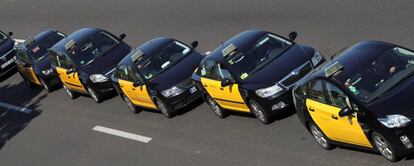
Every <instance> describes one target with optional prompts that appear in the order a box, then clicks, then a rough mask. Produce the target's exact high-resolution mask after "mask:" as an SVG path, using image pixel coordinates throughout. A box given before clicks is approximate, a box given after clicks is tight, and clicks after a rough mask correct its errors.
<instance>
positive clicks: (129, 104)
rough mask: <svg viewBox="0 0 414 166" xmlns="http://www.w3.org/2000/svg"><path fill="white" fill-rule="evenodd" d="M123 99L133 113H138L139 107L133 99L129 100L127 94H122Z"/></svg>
mask: <svg viewBox="0 0 414 166" xmlns="http://www.w3.org/2000/svg"><path fill="white" fill-rule="evenodd" d="M122 99H123V100H124V102H125V104H126V105H127V106H128V108H129V110H130V111H131V112H132V113H134V114H136V113H138V112H139V111H138V109H137V107H136V106H135V105H134V104H133V103H132V102H131V100H129V98H128V97H127V96H125V95H122Z"/></svg>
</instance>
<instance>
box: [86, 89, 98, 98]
mask: <svg viewBox="0 0 414 166" xmlns="http://www.w3.org/2000/svg"><path fill="white" fill-rule="evenodd" d="M88 91H89V94H90V95H91V97H92V98H93V99H94V100H95V101H98V97H97V96H96V94H95V92H94V91H93V90H92V89H91V88H88Z"/></svg>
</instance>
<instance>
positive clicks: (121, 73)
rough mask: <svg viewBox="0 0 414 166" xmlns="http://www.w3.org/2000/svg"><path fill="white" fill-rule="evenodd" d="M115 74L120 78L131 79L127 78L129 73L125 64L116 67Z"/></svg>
mask: <svg viewBox="0 0 414 166" xmlns="http://www.w3.org/2000/svg"><path fill="white" fill-rule="evenodd" d="M115 76H116V78H118V79H121V80H125V81H132V80H131V79H129V73H128V70H127V67H126V66H125V65H121V66H119V67H118V68H117V69H116V72H115Z"/></svg>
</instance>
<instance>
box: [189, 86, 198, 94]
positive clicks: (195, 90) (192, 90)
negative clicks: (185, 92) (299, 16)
mask: <svg viewBox="0 0 414 166" xmlns="http://www.w3.org/2000/svg"><path fill="white" fill-rule="evenodd" d="M194 92H197V88H196V87H195V86H193V87H192V88H190V93H191V94H192V93H194Z"/></svg>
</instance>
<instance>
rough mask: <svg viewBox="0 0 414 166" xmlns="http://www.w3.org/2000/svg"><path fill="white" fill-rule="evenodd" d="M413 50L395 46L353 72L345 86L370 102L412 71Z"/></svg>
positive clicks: (408, 75) (413, 71)
mask: <svg viewBox="0 0 414 166" xmlns="http://www.w3.org/2000/svg"><path fill="white" fill-rule="evenodd" d="M413 64H414V52H412V51H409V50H406V49H403V48H399V47H395V48H393V49H391V50H389V51H386V52H385V53H384V54H382V55H381V56H378V57H376V58H374V59H373V60H372V61H371V62H370V63H369V64H367V65H366V66H364V67H363V68H361V69H360V70H359V71H358V72H356V73H354V74H353V75H352V76H351V77H349V79H347V80H346V82H345V86H346V87H347V88H348V89H349V90H350V91H351V93H353V95H355V96H356V97H357V98H359V99H360V100H361V101H362V102H365V103H370V102H372V101H374V100H375V99H377V98H379V97H380V96H382V94H384V93H385V92H387V91H389V90H391V89H392V88H393V87H395V86H396V85H398V83H400V82H402V81H403V80H405V79H406V78H409V77H410V76H411V75H412V74H413V73H414V65H413Z"/></svg>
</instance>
